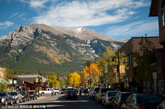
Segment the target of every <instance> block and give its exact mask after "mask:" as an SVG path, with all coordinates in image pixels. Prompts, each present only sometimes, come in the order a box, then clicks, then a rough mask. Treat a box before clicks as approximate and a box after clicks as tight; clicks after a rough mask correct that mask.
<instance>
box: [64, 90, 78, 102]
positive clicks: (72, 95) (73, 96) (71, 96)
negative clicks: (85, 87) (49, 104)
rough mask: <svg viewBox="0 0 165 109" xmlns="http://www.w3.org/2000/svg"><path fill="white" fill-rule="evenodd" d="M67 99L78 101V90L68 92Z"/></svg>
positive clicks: (66, 93)
mask: <svg viewBox="0 0 165 109" xmlns="http://www.w3.org/2000/svg"><path fill="white" fill-rule="evenodd" d="M65 98H66V99H67V100H68V99H78V96H77V91H76V90H67V91H66V92H65Z"/></svg>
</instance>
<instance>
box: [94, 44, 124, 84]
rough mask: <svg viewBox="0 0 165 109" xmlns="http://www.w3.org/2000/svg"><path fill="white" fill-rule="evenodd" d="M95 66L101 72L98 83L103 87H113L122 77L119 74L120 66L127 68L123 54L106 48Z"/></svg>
mask: <svg viewBox="0 0 165 109" xmlns="http://www.w3.org/2000/svg"><path fill="white" fill-rule="evenodd" d="M97 64H98V67H99V69H100V71H101V76H100V82H101V83H104V86H107V85H108V84H110V85H113V84H114V83H117V82H118V83H119V80H120V79H122V77H123V75H121V74H120V72H119V71H120V65H125V66H127V57H126V55H125V53H124V52H120V51H117V50H112V48H110V47H107V48H106V50H105V52H103V53H101V54H100V55H99V59H98V61H97ZM115 69H117V70H115Z"/></svg>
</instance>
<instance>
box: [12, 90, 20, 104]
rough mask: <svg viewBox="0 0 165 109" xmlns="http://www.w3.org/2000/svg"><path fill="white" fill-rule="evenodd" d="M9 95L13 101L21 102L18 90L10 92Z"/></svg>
mask: <svg viewBox="0 0 165 109" xmlns="http://www.w3.org/2000/svg"><path fill="white" fill-rule="evenodd" d="M10 95H11V97H12V98H13V100H14V103H16V104H17V103H21V102H22V95H21V94H20V93H19V92H10Z"/></svg>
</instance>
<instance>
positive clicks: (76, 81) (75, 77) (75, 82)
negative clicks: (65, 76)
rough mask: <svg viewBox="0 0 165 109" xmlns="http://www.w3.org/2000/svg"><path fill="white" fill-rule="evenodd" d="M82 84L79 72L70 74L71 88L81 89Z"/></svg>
mask: <svg viewBox="0 0 165 109" xmlns="http://www.w3.org/2000/svg"><path fill="white" fill-rule="evenodd" d="M80 82H81V80H80V75H79V74H78V73H77V72H74V73H71V74H69V85H70V86H71V87H74V88H75V87H79V85H80Z"/></svg>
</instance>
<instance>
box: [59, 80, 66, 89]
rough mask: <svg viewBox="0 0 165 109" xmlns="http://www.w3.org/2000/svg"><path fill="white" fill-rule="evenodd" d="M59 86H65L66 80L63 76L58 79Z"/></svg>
mask: <svg viewBox="0 0 165 109" xmlns="http://www.w3.org/2000/svg"><path fill="white" fill-rule="evenodd" d="M60 87H61V88H65V87H66V80H65V78H63V79H61V80H60Z"/></svg>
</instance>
